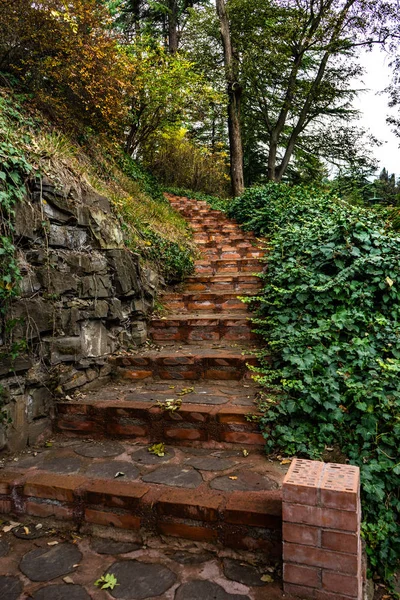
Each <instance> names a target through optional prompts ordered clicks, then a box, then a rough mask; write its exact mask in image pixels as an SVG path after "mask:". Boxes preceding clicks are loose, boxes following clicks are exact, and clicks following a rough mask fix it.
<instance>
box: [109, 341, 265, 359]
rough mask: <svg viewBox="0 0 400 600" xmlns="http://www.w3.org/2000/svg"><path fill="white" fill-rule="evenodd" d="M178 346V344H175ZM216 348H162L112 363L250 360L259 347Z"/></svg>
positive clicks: (135, 354) (115, 357)
mask: <svg viewBox="0 0 400 600" xmlns="http://www.w3.org/2000/svg"><path fill="white" fill-rule="evenodd" d="M175 346H176V344H175ZM216 346H217V347H215V348H205V347H204V346H196V345H195V344H193V345H180V346H179V347H178V349H175V350H174V351H173V352H171V350H170V349H168V348H165V347H163V346H162V347H160V348H159V349H154V350H147V351H144V352H143V351H142V352H138V353H129V352H126V353H121V354H118V355H114V356H113V357H112V359H113V361H112V362H120V361H123V360H129V359H132V360H135V359H140V358H147V357H149V358H168V357H170V356H174V357H178V358H180V357H192V356H200V357H204V358H224V357H226V356H229V357H238V358H243V357H245V358H248V357H250V356H254V355H255V353H256V352H257V347H256V346H254V344H252V345H251V346H250V345H249V346H246V345H244V344H241V345H240V346H239V345H238V344H232V345H230V344H216Z"/></svg>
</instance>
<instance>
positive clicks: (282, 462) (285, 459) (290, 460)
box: [281, 458, 292, 465]
mask: <svg viewBox="0 0 400 600" xmlns="http://www.w3.org/2000/svg"><path fill="white" fill-rule="evenodd" d="M291 462H292V459H291V458H284V459H283V460H281V465H290V463H291Z"/></svg>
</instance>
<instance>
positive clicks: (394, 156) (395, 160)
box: [356, 48, 400, 177]
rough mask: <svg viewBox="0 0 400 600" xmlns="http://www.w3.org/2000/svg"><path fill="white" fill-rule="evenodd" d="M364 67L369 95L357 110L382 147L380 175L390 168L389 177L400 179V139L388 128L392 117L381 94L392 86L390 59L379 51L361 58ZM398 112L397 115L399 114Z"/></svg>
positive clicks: (378, 150) (361, 98)
mask: <svg viewBox="0 0 400 600" xmlns="http://www.w3.org/2000/svg"><path fill="white" fill-rule="evenodd" d="M361 63H362V65H363V66H364V67H365V69H366V73H365V75H364V76H363V83H364V87H365V88H368V91H366V92H363V93H362V94H360V96H359V98H358V101H357V103H356V108H358V109H359V110H360V111H361V112H362V119H361V124H362V125H364V126H365V127H367V128H368V129H370V130H371V132H372V133H373V134H374V135H375V137H377V138H378V139H379V140H381V141H382V142H384V144H383V145H382V146H380V147H379V148H375V149H374V154H375V156H376V158H377V159H378V160H379V161H380V165H379V170H378V171H377V173H379V172H380V170H381V169H383V167H386V168H387V169H388V171H389V173H395V174H396V177H398V176H400V148H399V144H400V138H397V137H396V136H395V135H394V134H393V133H392V132H391V129H390V127H389V126H388V125H387V124H386V117H387V115H388V113H389V108H388V96H387V94H379V92H382V90H384V89H385V87H386V86H387V85H388V84H389V83H390V77H391V69H390V68H389V66H388V58H387V55H386V54H384V53H383V52H381V51H380V50H379V49H378V48H375V49H374V50H373V51H372V52H365V53H363V54H362V56H361ZM396 112H397V111H394V114H396Z"/></svg>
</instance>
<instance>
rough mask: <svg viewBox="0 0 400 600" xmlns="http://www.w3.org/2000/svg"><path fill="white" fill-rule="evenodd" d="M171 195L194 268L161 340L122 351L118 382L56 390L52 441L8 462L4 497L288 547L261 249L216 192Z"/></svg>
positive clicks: (170, 308)
mask: <svg viewBox="0 0 400 600" xmlns="http://www.w3.org/2000/svg"><path fill="white" fill-rule="evenodd" d="M168 198H169V200H170V202H171V204H172V205H173V206H174V207H175V208H176V209H177V210H178V211H180V212H181V213H182V214H183V215H184V216H185V217H186V218H187V219H188V220H189V222H190V224H191V226H192V228H193V230H194V239H195V241H196V243H197V245H198V247H199V249H200V252H201V258H200V259H199V260H197V261H196V268H195V273H194V274H193V275H192V276H191V277H188V278H187V280H186V281H185V282H184V283H183V284H182V285H181V286H179V288H177V289H176V290H175V291H173V292H168V293H166V294H164V296H163V297H162V298H161V301H162V304H163V307H164V311H163V313H162V315H161V316H155V317H154V318H153V319H152V321H151V323H150V337H151V339H152V342H153V346H152V347H150V348H149V349H148V350H146V351H142V350H141V351H138V352H132V353H125V354H120V355H118V356H115V357H113V358H112V359H111V364H112V367H113V373H114V375H115V383H113V384H111V385H110V386H107V387H105V388H104V389H102V390H95V391H92V392H87V393H85V394H78V395H76V397H74V398H72V399H68V398H67V399H65V400H62V401H59V402H58V405H57V414H56V417H55V431H56V433H57V435H55V437H54V440H53V441H52V445H51V447H48V448H44V449H42V451H41V452H40V453H38V454H37V455H36V456H34V455H31V456H29V457H25V458H22V459H20V460H18V461H10V462H9V463H8V464H7V465H6V468H5V469H3V470H2V471H1V472H0V508H1V511H2V512H9V513H15V514H19V515H20V514H21V513H22V514H28V515H31V516H32V517H40V518H44V517H55V518H57V519H63V520H68V521H72V522H74V523H75V524H76V525H78V526H79V527H88V526H103V527H104V526H106V527H110V526H112V527H114V528H117V529H125V530H129V531H130V532H131V533H132V534H134V535H139V532H140V534H142V533H143V532H147V533H156V534H162V535H164V536H174V537H181V538H186V539H191V540H196V541H205V542H213V543H218V544H221V545H223V546H225V547H231V548H239V549H244V550H251V551H257V550H262V551H263V553H264V554H265V556H266V557H271V558H279V557H280V556H281V543H280V540H281V508H282V500H281V492H280V487H281V485H282V481H283V477H284V475H285V471H286V467H285V466H282V465H280V464H279V462H276V461H275V462H273V461H271V460H267V459H266V458H265V456H264V455H263V437H262V436H261V434H260V432H259V430H258V424H257V418H258V417H257V408H256V405H255V398H256V396H257V387H256V385H255V384H254V382H253V380H252V379H251V373H250V371H249V368H248V365H249V364H250V365H256V363H257V360H256V357H255V355H254V353H253V351H254V349H255V347H256V345H257V339H256V336H255V335H254V333H253V332H252V327H251V323H250V321H249V319H248V317H249V314H250V313H249V305H248V304H244V303H242V302H241V301H240V300H239V299H238V297H237V296H238V295H240V296H246V295H247V296H252V295H254V294H255V293H256V292H257V290H259V288H260V279H259V278H258V277H257V276H256V275H255V274H254V272H257V271H260V270H261V269H262V268H263V263H262V262H261V261H260V259H262V257H263V252H262V250H260V248H258V246H257V240H256V239H255V238H254V236H252V234H249V233H243V232H242V230H241V229H240V228H239V226H238V225H237V224H236V223H234V222H233V221H230V220H228V219H227V218H226V216H225V215H224V214H223V213H221V212H219V211H215V210H212V209H211V208H210V207H209V206H208V205H207V204H206V203H205V202H198V201H194V200H188V199H187V198H179V197H174V196H168ZM171 402H172V405H173V406H174V405H175V406H176V405H179V404H180V406H179V407H178V409H175V410H171V409H169V408H168V407H170V406H171ZM160 443H163V444H165V445H166V446H165V454H164V456H157V455H156V454H153V453H150V452H149V450H148V449H149V446H152V445H154V444H160Z"/></svg>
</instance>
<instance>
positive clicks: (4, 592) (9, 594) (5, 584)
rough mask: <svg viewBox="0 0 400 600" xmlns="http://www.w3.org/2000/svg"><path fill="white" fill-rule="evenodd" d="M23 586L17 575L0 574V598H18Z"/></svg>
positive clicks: (9, 599)
mask: <svg viewBox="0 0 400 600" xmlns="http://www.w3.org/2000/svg"><path fill="white" fill-rule="evenodd" d="M22 589H23V586H22V583H21V581H20V580H19V579H18V577H7V576H0V598H4V600H6V599H7V600H19V598H20V595H21V592H22Z"/></svg>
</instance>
